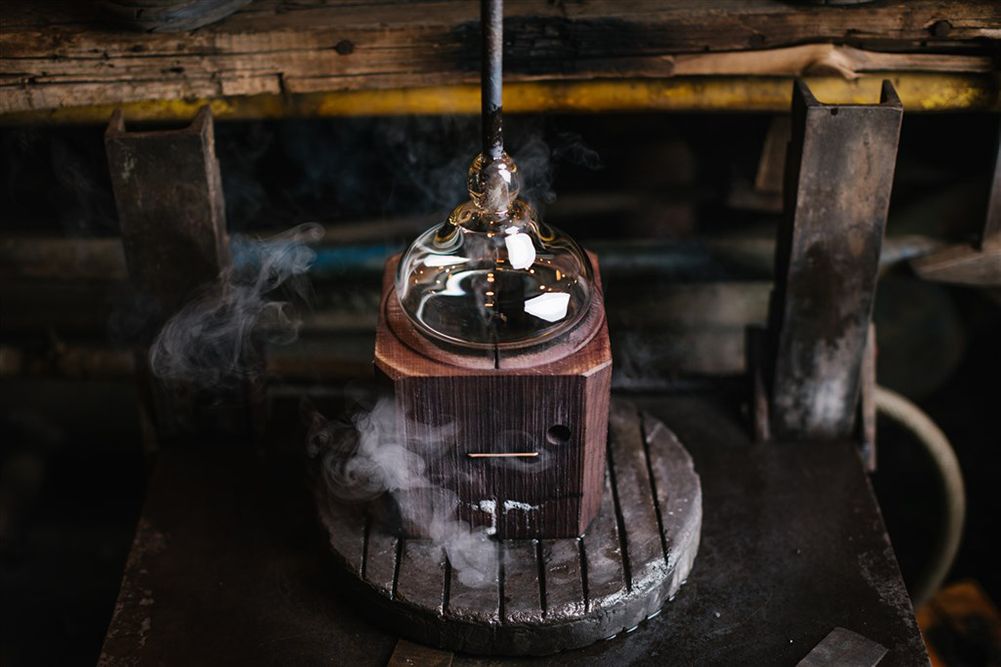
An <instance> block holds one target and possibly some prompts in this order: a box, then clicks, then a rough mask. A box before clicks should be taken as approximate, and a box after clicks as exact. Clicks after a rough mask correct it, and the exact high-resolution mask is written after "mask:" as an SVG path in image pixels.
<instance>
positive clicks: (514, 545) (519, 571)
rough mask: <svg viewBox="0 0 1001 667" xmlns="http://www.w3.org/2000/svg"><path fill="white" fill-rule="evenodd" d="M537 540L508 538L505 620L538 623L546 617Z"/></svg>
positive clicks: (505, 550)
mask: <svg viewBox="0 0 1001 667" xmlns="http://www.w3.org/2000/svg"><path fill="white" fill-rule="evenodd" d="M537 546H538V543H537V541H536V540H506V541H505V542H504V547H503V551H502V554H503V558H504V622H506V623H526V622H536V623H537V622H539V621H541V620H542V616H543V613H542V611H543V604H544V601H543V599H542V586H541V582H540V581H539V558H538V549H537Z"/></svg>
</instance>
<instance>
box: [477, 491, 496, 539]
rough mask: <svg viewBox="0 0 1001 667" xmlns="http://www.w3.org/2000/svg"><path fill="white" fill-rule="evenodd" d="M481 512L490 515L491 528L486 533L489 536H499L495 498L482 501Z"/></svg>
mask: <svg viewBox="0 0 1001 667" xmlns="http://www.w3.org/2000/svg"><path fill="white" fill-rule="evenodd" d="M480 511H482V512H486V513H487V514H489V515H490V526H489V527H488V528H487V529H486V530H485V531H484V532H486V534H487V535H495V534H497V501H496V500H494V499H493V498H491V499H489V500H481V501H480Z"/></svg>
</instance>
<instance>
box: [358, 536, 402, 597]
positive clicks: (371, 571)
mask: <svg viewBox="0 0 1001 667" xmlns="http://www.w3.org/2000/svg"><path fill="white" fill-rule="evenodd" d="M397 542H398V538H397V537H396V536H395V535H393V534H391V533H389V532H387V531H386V530H385V528H383V527H382V525H381V524H379V523H378V522H377V521H375V520H374V519H370V520H369V525H368V532H367V533H366V540H365V562H364V565H363V567H364V577H365V581H367V582H368V583H370V584H371V585H372V586H374V587H375V588H376V589H377V590H379V591H381V592H383V593H384V594H386V595H389V596H392V595H393V592H394V590H395V585H394V584H395V581H396V557H397V549H398V546H397Z"/></svg>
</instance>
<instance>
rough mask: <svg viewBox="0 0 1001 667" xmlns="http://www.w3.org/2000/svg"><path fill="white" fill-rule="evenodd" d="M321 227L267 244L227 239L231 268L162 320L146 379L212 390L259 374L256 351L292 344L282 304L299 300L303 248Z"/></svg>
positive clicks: (291, 324)
mask: <svg viewBox="0 0 1001 667" xmlns="http://www.w3.org/2000/svg"><path fill="white" fill-rule="evenodd" d="M323 233H324V232H323V227H321V226H320V225H317V224H304V225H299V226H297V227H294V228H292V229H290V230H288V231H286V232H283V233H282V234H279V235H277V236H273V237H271V238H268V239H263V240H260V239H248V238H245V237H240V236H234V237H233V240H232V241H231V243H230V249H231V250H232V254H233V264H232V266H230V267H228V268H227V269H226V270H225V271H223V273H222V275H220V276H219V280H218V282H216V283H215V284H213V285H211V286H209V287H206V288H204V289H203V291H202V292H201V294H199V295H198V296H197V297H196V298H195V299H193V300H192V301H190V302H188V303H187V304H186V305H185V306H184V307H183V308H182V309H181V310H180V311H179V312H178V313H177V314H176V315H174V316H173V317H171V318H170V320H169V321H168V322H167V324H166V325H164V327H163V329H162V330H161V331H160V333H159V334H158V335H157V337H156V340H154V341H153V345H152V346H151V347H150V352H149V359H150V367H151V368H152V370H153V373H154V375H156V376H157V377H159V378H163V379H168V380H184V381H188V382H192V383H194V384H196V385H199V386H206V387H208V386H219V385H225V384H227V383H229V382H232V381H234V380H237V379H240V378H246V377H251V376H254V375H258V374H260V373H262V372H263V367H262V366H263V357H262V356H261V353H260V350H261V348H262V347H263V346H264V345H266V344H268V343H277V344H288V343H291V342H292V341H294V340H295V339H296V337H297V336H298V333H299V327H300V324H301V322H300V321H299V320H298V319H297V318H296V317H295V316H294V315H293V314H292V312H291V309H290V300H305V299H306V298H307V296H308V293H307V292H308V282H307V281H306V280H305V274H306V272H307V271H308V270H309V267H310V266H311V265H312V263H313V261H314V260H315V259H316V253H315V252H313V250H312V249H311V248H309V246H308V244H310V243H315V242H317V241H319V240H320V239H321V238H322V237H323Z"/></svg>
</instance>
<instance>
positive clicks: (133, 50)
mask: <svg viewBox="0 0 1001 667" xmlns="http://www.w3.org/2000/svg"><path fill="white" fill-rule="evenodd" d="M93 11H94V10H93V9H92V8H90V7H89V6H84V7H83V8H81V7H80V5H79V3H70V2H68V1H66V0H64V1H63V2H60V3H44V9H42V8H39V7H35V6H34V3H27V2H23V1H21V2H19V1H17V0H6V1H5V2H2V3H0V14H2V15H3V16H4V18H5V26H4V28H5V29H4V34H3V35H2V37H0V39H2V40H3V41H2V51H3V59H2V60H0V113H7V112H16V111H25V110H31V109H53V108H59V107H66V106H80V105H88V104H102V103H112V104H114V103H122V102H130V101H137V100H149V99H164V98H185V97H187V98H190V97H203V98H215V97H221V96H244V95H256V94H261V93H271V94H275V95H278V94H286V93H308V92H316V91H331V90H361V89H386V88H407V87H413V86H428V85H438V84H445V83H458V82H474V81H476V80H477V77H478V52H479V31H478V22H477V16H476V12H477V6H476V4H475V3H469V2H458V1H444V0H442V1H437V2H421V3H407V2H381V3H377V2H372V3H364V2H362V3H346V2H326V3H316V4H308V5H307V4H304V3H294V2H282V1H278V0H275V1H274V2H255V3H253V4H251V5H250V6H248V7H246V8H244V9H243V10H241V11H239V12H237V13H236V14H234V15H233V16H230V17H229V18H227V19H225V20H224V21H222V22H220V23H218V24H215V25H211V26H207V27H205V28H202V29H200V30H198V31H196V32H193V33H188V34H179V33H174V34H169V33H163V34H149V33H140V32H127V31H123V30H117V29H112V28H108V27H106V26H105V25H103V24H102V23H100V22H99V20H98V19H99V17H96V16H94V15H93ZM999 22H1001V6H998V4H997V3H993V2H990V1H988V0H979V1H976V2H960V1H959V0H952V1H940V0H939V1H935V0H913V1H911V2H906V1H905V0H894V1H892V2H884V3H879V4H878V5H877V6H874V7H873V6H867V7H865V8H859V9H847V8H844V7H816V6H802V5H792V4H789V3H782V2H777V1H775V0H744V1H738V0H729V1H728V2H720V3H704V2H696V1H695V0H683V1H681V0H679V1H676V2H673V3H670V4H667V3H661V2H657V1H656V0H643V1H641V2H633V3H621V2H613V1H612V0H602V1H597V2H587V3H550V2H546V1H544V0H530V1H525V2H518V3H509V4H508V7H507V8H506V20H505V24H506V26H505V33H506V34H507V35H509V36H510V40H509V44H508V45H506V54H505V70H506V71H505V75H506V77H507V78H508V79H509V80H523V81H527V80H534V79H545V78H575V79H589V78H595V77H624V76H627V77H670V76H681V75H685V74H689V75H704V74H714V75H718V74H730V75H734V74H747V73H750V74H768V75H790V74H802V73H804V72H810V71H816V70H818V69H819V70H822V71H828V72H834V73H837V74H840V75H843V76H847V77H849V78H851V77H853V76H856V75H857V74H858V73H860V72H865V71H874V70H892V71H926V72H927V71H932V72H934V71H950V72H982V71H985V68H986V69H988V70H989V69H990V67H991V64H990V61H989V60H988V59H985V58H976V57H974V58H970V57H967V56H965V55H962V54H961V55H950V54H934V53H922V54H899V53H876V52H868V53H866V52H862V51H859V50H857V49H856V48H852V47H859V46H863V47H871V48H874V49H882V50H885V51H900V50H906V49H911V50H914V49H930V50H935V49H948V50H950V51H955V50H957V49H959V50H964V49H965V50H967V51H970V52H972V53H977V52H980V53H983V54H986V51H985V49H986V48H988V47H987V46H985V42H986V40H989V39H996V38H997V37H998V35H999V30H1001V29H999V27H998V26H999ZM831 43H837V44H842V45H848V47H847V48H846V47H843V46H832V45H831ZM782 47H789V48H782ZM747 49H751V50H757V51H761V50H765V49H768V51H767V52H766V53H765V54H764V55H759V56H755V57H753V58H746V57H745V56H744V55H743V54H720V53H718V52H726V51H742V50H747Z"/></svg>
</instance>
